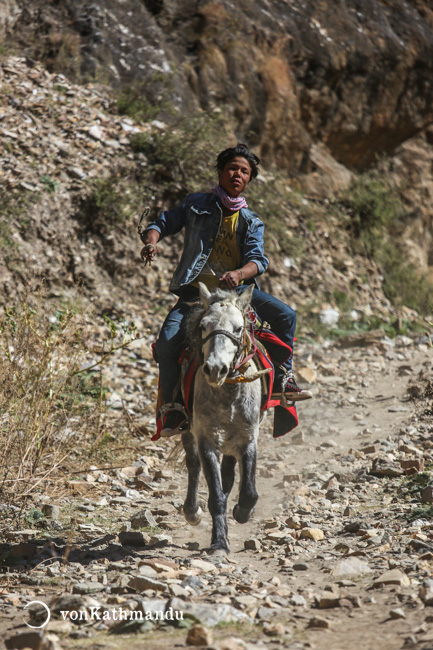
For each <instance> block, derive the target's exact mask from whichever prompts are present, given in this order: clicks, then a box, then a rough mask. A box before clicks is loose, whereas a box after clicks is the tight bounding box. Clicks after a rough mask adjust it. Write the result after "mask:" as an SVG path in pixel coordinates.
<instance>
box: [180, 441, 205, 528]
mask: <svg viewBox="0 0 433 650" xmlns="http://www.w3.org/2000/svg"><path fill="white" fill-rule="evenodd" d="M182 444H183V448H184V449H185V456H186V458H185V460H186V468H187V470H188V489H187V493H186V499H185V502H184V504H183V514H184V516H185V519H186V520H187V522H188V523H189V524H191V525H192V526H197V524H199V523H200V519H201V516H202V509H201V508H200V506H199V505H198V501H197V490H198V482H199V478H200V458H199V455H198V450H197V445H196V443H195V440H194V436H193V435H192V433H191V432H190V431H187V432H186V433H183V434H182Z"/></svg>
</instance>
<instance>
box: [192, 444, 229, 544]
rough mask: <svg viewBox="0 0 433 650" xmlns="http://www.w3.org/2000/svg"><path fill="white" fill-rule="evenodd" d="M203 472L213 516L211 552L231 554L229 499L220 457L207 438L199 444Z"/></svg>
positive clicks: (210, 510)
mask: <svg viewBox="0 0 433 650" xmlns="http://www.w3.org/2000/svg"><path fill="white" fill-rule="evenodd" d="M198 448H199V454H200V460H201V465H202V468H203V472H204V475H205V478H206V482H207V486H208V490H209V501H208V506H209V512H210V514H211V516H212V541H211V546H210V549H209V550H211V551H217V550H223V551H226V552H227V553H228V552H229V546H228V537H227V533H228V530H227V497H226V495H225V494H224V491H223V488H222V484H221V471H220V466H219V462H218V456H217V453H216V451H215V449H214V448H213V447H212V444H211V443H210V442H209V440H207V439H206V438H201V439H200V440H199V442H198Z"/></svg>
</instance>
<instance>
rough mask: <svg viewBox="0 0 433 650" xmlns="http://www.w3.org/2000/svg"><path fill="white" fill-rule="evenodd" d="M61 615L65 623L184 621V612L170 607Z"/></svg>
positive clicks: (87, 611) (89, 611)
mask: <svg viewBox="0 0 433 650" xmlns="http://www.w3.org/2000/svg"><path fill="white" fill-rule="evenodd" d="M60 615H61V617H62V619H63V620H64V621H66V620H67V619H69V620H70V621H72V622H81V621H183V612H182V611H178V610H173V608H172V607H169V608H168V609H166V610H165V611H164V612H163V611H159V610H155V611H152V610H148V611H144V612H143V611H141V610H137V609H123V608H122V607H113V608H111V609H102V607H100V606H98V607H90V608H89V610H87V609H79V610H67V611H65V610H61V611H60Z"/></svg>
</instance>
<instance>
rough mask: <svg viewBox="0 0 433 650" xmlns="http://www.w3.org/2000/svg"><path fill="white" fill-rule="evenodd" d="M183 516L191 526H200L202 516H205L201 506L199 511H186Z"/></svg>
mask: <svg viewBox="0 0 433 650" xmlns="http://www.w3.org/2000/svg"><path fill="white" fill-rule="evenodd" d="M183 514H184V517H185V519H186V520H187V522H188V523H189V524H190V525H191V526H198V524H199V523H200V522H201V516H202V514H203V510H202V509H201V508H200V506H199V508H198V510H196V511H195V512H185V510H184V511H183Z"/></svg>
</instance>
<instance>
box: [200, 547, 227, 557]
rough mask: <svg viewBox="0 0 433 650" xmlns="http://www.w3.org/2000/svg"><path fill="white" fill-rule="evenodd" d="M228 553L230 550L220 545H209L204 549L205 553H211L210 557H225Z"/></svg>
mask: <svg viewBox="0 0 433 650" xmlns="http://www.w3.org/2000/svg"><path fill="white" fill-rule="evenodd" d="M229 553H230V550H229V548H228V547H226V548H222V547H221V546H217V547H214V546H211V547H210V548H207V549H206V554H207V555H212V557H214V558H217V557H226V556H227V555H228V554H229Z"/></svg>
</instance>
